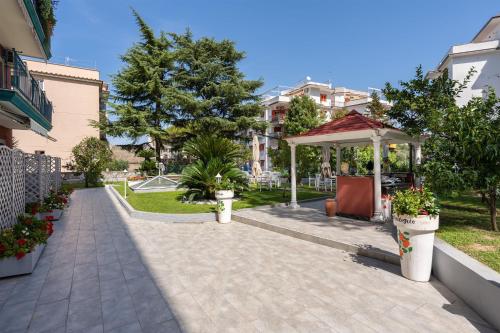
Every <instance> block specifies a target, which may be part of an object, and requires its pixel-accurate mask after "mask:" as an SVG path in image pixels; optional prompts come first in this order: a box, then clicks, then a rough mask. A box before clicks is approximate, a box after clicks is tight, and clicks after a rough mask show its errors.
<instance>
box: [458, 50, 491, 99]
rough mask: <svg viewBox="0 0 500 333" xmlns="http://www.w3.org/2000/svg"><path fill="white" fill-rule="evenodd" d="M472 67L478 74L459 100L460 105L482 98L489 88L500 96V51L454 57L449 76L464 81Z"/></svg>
mask: <svg viewBox="0 0 500 333" xmlns="http://www.w3.org/2000/svg"><path fill="white" fill-rule="evenodd" d="M472 67H474V69H475V70H476V73H475V74H474V75H473V76H472V78H471V82H470V83H469V85H468V86H467V88H466V89H464V91H463V92H462V94H461V95H460V97H459V98H458V99H457V103H458V104H459V105H464V104H466V103H467V102H468V101H469V100H470V99H471V98H473V97H482V96H483V92H484V91H487V89H488V88H487V87H488V86H491V87H492V88H494V89H495V91H496V93H497V95H500V51H499V50H494V51H492V52H489V53H485V54H476V55H466V56H460V57H454V58H452V59H451V61H450V64H449V65H448V71H449V75H450V77H451V78H452V79H454V80H459V81H463V80H464V78H465V76H466V75H467V73H468V72H469V70H470V69H471V68H472Z"/></svg>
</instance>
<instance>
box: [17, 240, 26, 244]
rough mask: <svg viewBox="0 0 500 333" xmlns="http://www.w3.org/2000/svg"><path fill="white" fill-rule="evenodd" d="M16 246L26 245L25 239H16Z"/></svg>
mask: <svg viewBox="0 0 500 333" xmlns="http://www.w3.org/2000/svg"><path fill="white" fill-rule="evenodd" d="M17 244H18V245H19V246H24V244H26V239H24V238H21V239H18V240H17Z"/></svg>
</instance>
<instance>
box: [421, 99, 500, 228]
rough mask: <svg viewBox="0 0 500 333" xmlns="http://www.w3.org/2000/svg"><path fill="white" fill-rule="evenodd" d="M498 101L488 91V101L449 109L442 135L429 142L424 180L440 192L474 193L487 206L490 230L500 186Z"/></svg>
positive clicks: (433, 137) (471, 102)
mask: <svg viewBox="0 0 500 333" xmlns="http://www.w3.org/2000/svg"><path fill="white" fill-rule="evenodd" d="M499 105H500V99H498V98H497V97H496V96H495V93H494V91H493V90H492V89H490V91H489V93H488V96H487V98H485V99H483V98H480V97H477V98H473V99H472V100H470V101H469V103H467V105H465V106H463V107H454V108H449V109H448V110H447V113H446V114H445V115H444V118H443V126H442V132H440V133H438V135H434V136H432V137H431V138H430V139H429V143H428V145H429V146H430V147H432V151H431V152H430V158H429V161H428V162H427V163H425V164H424V173H425V175H426V180H427V181H428V182H429V183H430V184H431V185H432V186H433V188H436V189H438V190H440V191H449V190H450V189H458V190H471V189H473V190H477V191H479V193H480V194H481V196H482V198H483V199H484V201H485V202H486V204H487V205H488V211H489V214H490V223H491V228H492V230H494V231H498V225H497V221H496V202H497V191H498V189H499V187H500V106H499Z"/></svg>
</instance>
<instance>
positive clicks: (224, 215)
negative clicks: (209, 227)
mask: <svg viewBox="0 0 500 333" xmlns="http://www.w3.org/2000/svg"><path fill="white" fill-rule="evenodd" d="M233 197H234V192H233V191H231V190H224V191H217V192H215V198H216V199H217V221H219V223H229V222H231V212H232V209H233Z"/></svg>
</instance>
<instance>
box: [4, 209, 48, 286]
mask: <svg viewBox="0 0 500 333" xmlns="http://www.w3.org/2000/svg"><path fill="white" fill-rule="evenodd" d="M53 231H54V229H53V224H52V222H50V221H42V220H39V219H37V218H35V217H34V216H32V215H29V214H23V215H21V216H19V218H18V223H17V224H15V225H13V226H12V227H10V228H5V229H3V230H2V231H0V277H4V276H11V275H17V274H25V273H31V271H32V270H33V268H34V265H35V264H36V261H37V260H38V257H39V256H40V254H41V251H42V250H43V247H44V244H46V243H47V239H48V238H49V237H50V235H52V233H53Z"/></svg>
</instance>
